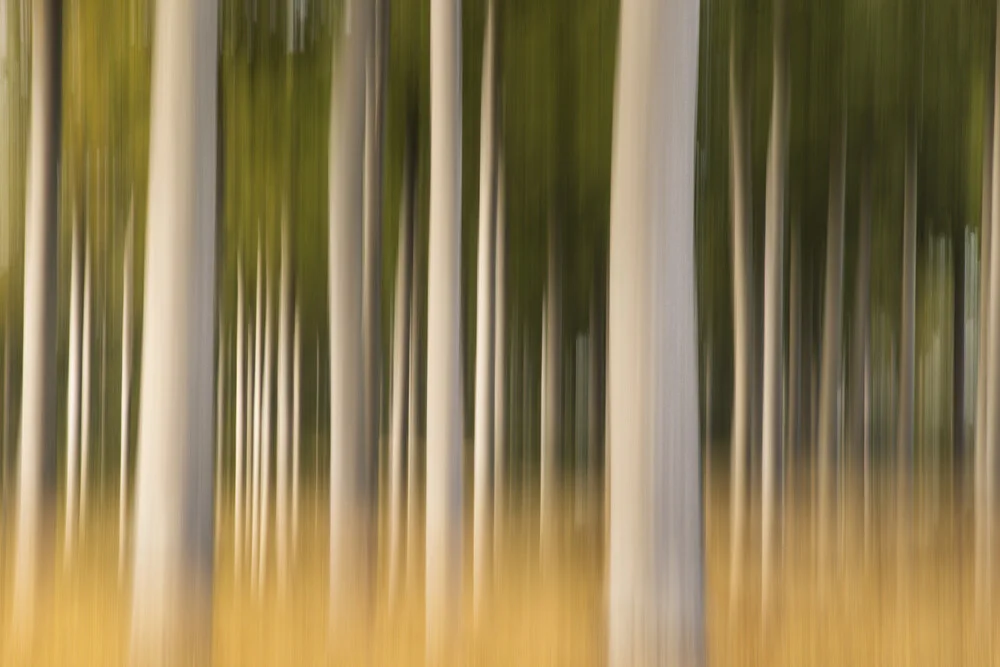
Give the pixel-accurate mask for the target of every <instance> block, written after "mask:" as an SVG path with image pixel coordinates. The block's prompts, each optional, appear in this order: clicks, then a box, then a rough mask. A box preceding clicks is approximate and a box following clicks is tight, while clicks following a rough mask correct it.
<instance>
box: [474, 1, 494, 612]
mask: <svg viewBox="0 0 1000 667" xmlns="http://www.w3.org/2000/svg"><path fill="white" fill-rule="evenodd" d="M486 11H487V14H486V34H485V36H484V37H483V42H484V43H483V80H482V86H483V90H482V103H481V105H480V122H479V132H480V135H479V259H478V269H477V272H476V276H477V283H478V294H477V296H476V396H475V400H476V415H475V434H474V438H475V440H474V450H473V456H474V466H473V475H474V478H473V501H472V517H473V518H472V608H473V616H474V621H478V620H479V618H480V617H481V615H482V607H483V598H484V591H483V589H484V586H485V584H486V578H487V572H488V571H489V556H490V554H491V551H492V545H491V544H490V537H491V532H492V531H491V530H490V526H489V520H490V514H491V511H490V510H491V508H490V501H491V500H492V496H493V488H492V487H493V480H492V473H493V470H492V463H493V429H494V428H495V426H496V425H495V424H494V423H493V407H494V406H493V398H494V397H493V389H494V386H493V382H494V378H493V364H494V358H493V357H494V349H493V336H494V333H495V332H494V322H493V317H494V312H493V310H494V303H493V298H494V296H495V294H494V285H493V279H494V270H495V261H496V258H495V256H494V245H493V243H494V240H495V238H494V235H495V226H494V225H495V219H496V217H495V216H496V127H495V116H496V102H495V96H496V95H495V84H494V81H493V70H494V67H495V65H494V58H495V50H496V47H495V45H494V41H495V39H496V38H495V31H496V27H495V25H494V23H495V17H494V14H495V11H496V10H495V8H494V4H493V2H490V3H489V4H488V5H487V10H486Z"/></svg>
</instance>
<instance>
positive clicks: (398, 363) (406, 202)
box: [389, 158, 413, 601]
mask: <svg viewBox="0 0 1000 667" xmlns="http://www.w3.org/2000/svg"><path fill="white" fill-rule="evenodd" d="M408 160H409V158H408ZM412 172H413V167H412V165H411V164H409V163H408V164H407V166H406V169H405V173H404V174H403V192H402V196H401V197H400V207H399V209H400V210H399V248H398V249H397V252H396V296H395V301H396V303H395V306H394V309H393V313H394V315H393V317H394V322H393V333H392V336H393V343H392V349H393V352H392V404H391V409H392V413H391V419H392V424H391V427H390V429H391V430H390V435H389V438H390V439H389V598H390V600H392V601H395V599H396V598H397V596H398V595H399V591H400V581H401V579H402V571H401V570H402V567H403V546H404V545H403V528H404V526H403V521H404V519H405V516H404V513H403V512H404V508H403V501H404V499H405V496H404V489H403V482H404V474H405V473H404V468H403V465H404V462H403V456H404V454H405V447H406V438H407V433H406V428H407V426H408V422H407V409H408V407H409V403H408V401H409V394H408V392H407V384H408V380H409V378H408V375H409V371H410V360H409V353H410V341H409V338H410V267H411V265H412V263H413V259H412V256H413V250H412V248H413V241H412V238H413V175H412Z"/></svg>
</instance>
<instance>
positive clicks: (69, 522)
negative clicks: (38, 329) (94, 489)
mask: <svg viewBox="0 0 1000 667" xmlns="http://www.w3.org/2000/svg"><path fill="white" fill-rule="evenodd" d="M80 245H81V241H80V222H79V221H78V220H77V218H76V214H75V213H74V214H73V247H72V259H71V260H70V279H69V289H70V294H69V368H68V370H67V384H68V387H67V389H66V516H65V517H64V522H65V531H64V537H63V553H64V555H65V565H66V566H69V564H70V563H71V562H72V560H73V552H74V545H75V543H76V519H77V504H76V502H77V497H78V495H79V489H78V482H79V463H80V461H79V458H80V319H81V318H80V305H81V304H80V301H81V298H80V297H81V285H80V282H81V280H80V279H81V273H82V269H83V266H82V258H81V257H80V254H81V252H82V251H81V248H80ZM4 363H9V361H8V360H7V359H6V358H5V360H4Z"/></svg>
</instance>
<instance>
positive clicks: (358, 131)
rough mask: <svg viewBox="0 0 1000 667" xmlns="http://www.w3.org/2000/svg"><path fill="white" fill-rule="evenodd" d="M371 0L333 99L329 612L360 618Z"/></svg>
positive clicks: (348, 21) (352, 13) (348, 31)
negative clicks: (367, 73) (367, 80)
mask: <svg viewBox="0 0 1000 667" xmlns="http://www.w3.org/2000/svg"><path fill="white" fill-rule="evenodd" d="M370 8H371V4H370V0H351V4H350V6H348V7H347V8H345V12H344V15H343V17H344V26H343V28H342V29H343V33H342V34H341V36H340V40H339V45H338V46H339V48H340V50H341V51H340V55H339V56H338V57H336V58H335V59H334V69H333V81H332V85H331V98H332V101H331V105H330V116H331V119H330V169H329V178H330V187H329V192H330V203H329V215H330V221H329V244H330V247H329V272H330V273H329V280H330V283H329V301H330V304H329V313H330V326H329V335H330V360H329V361H330V614H331V623H336V622H337V621H339V620H345V619H348V618H356V616H354V615H355V614H358V613H359V610H358V608H357V606H356V605H355V604H353V602H354V599H352V598H353V596H354V594H357V595H358V597H357V599H359V600H362V601H364V600H366V598H367V595H368V593H369V591H370V586H371V581H370V578H371V574H372V569H371V567H370V562H369V561H370V559H371V558H372V557H373V556H374V552H373V550H372V541H373V538H374V534H373V531H372V530H371V527H370V526H369V519H370V515H371V512H370V509H371V508H370V498H369V494H370V473H369V470H368V465H367V464H368V462H369V461H368V457H367V452H368V448H367V446H366V441H365V422H364V396H365V395H364V388H363V385H362V381H363V373H364V365H363V361H362V351H363V344H362V324H361V314H362V306H361V302H362V292H363V285H364V283H363V271H364V269H363V266H362V248H363V247H364V245H363V241H364V238H363V236H364V217H363V216H364V189H363V174H364V172H363V170H362V166H363V164H364V128H365V95H364V91H365V53H366V49H367V40H368V33H369V25H370V19H371V11H370Z"/></svg>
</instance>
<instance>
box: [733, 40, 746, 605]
mask: <svg viewBox="0 0 1000 667" xmlns="http://www.w3.org/2000/svg"><path fill="white" fill-rule="evenodd" d="M734 30H735V29H734ZM739 66H740V62H739V59H738V58H737V55H736V37H735V33H734V34H733V35H732V36H731V38H730V45H729V143H730V149H729V150H730V156H729V160H730V161H729V168H730V172H729V173H730V189H731V199H730V203H731V207H732V211H731V212H732V225H733V226H732V257H733V259H732V261H733V417H732V426H731V429H732V432H731V440H732V444H731V446H730V454H731V458H730V463H729V475H730V498H729V502H730V509H729V520H730V529H729V532H730V557H729V597H730V604H731V605H732V604H733V603H735V601H736V599H737V598H738V597H739V594H740V590H741V588H742V566H743V559H744V557H745V554H744V553H743V549H744V540H745V532H746V528H745V525H744V524H745V521H746V519H745V517H746V495H747V492H746V474H747V468H746V465H747V439H748V436H749V435H750V415H749V408H750V373H751V368H750V350H749V349H748V348H749V343H750V338H751V333H750V310H749V299H750V293H749V287H750V281H751V278H750V276H749V271H750V262H749V259H750V257H749V242H750V239H749V238H748V232H749V229H750V226H749V222H750V220H749V217H750V215H749V213H750V207H749V188H748V183H747V180H748V179H747V171H748V170H747V166H748V160H747V157H748V151H747V150H746V138H745V136H744V133H745V131H746V123H745V122H744V119H743V89H742V81H741V79H740V74H739V72H738V71H737V68H738V67H739Z"/></svg>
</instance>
